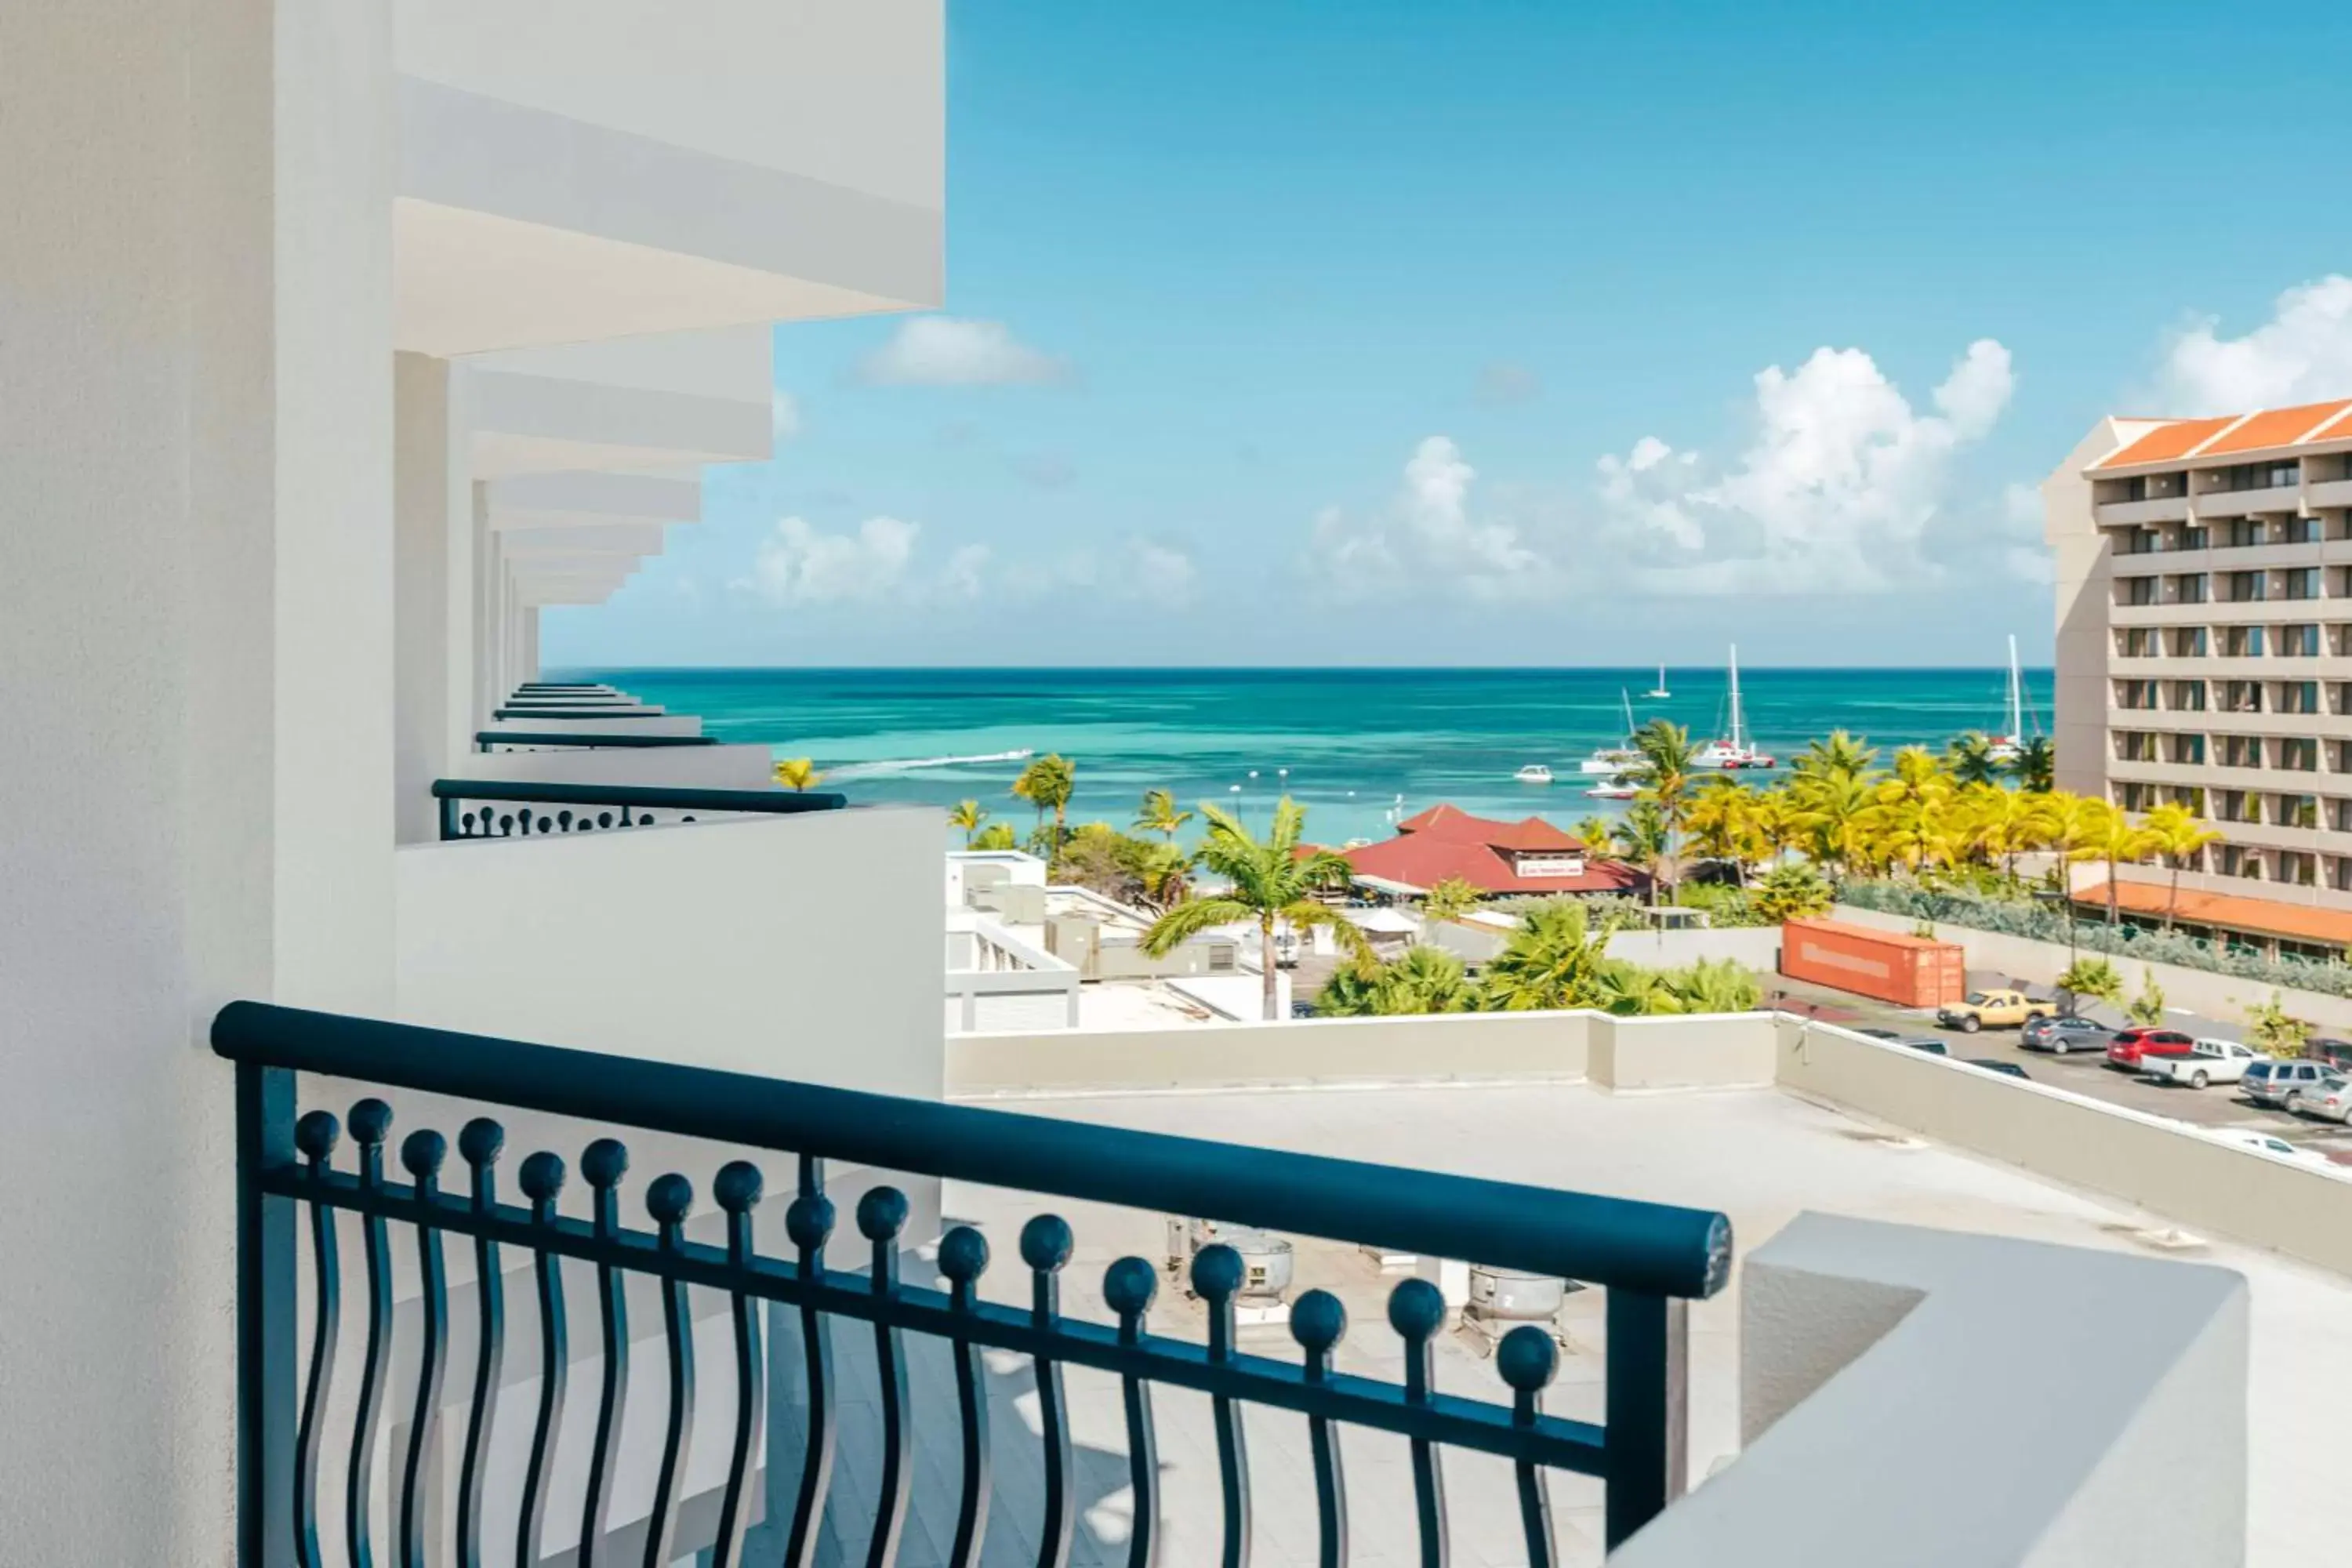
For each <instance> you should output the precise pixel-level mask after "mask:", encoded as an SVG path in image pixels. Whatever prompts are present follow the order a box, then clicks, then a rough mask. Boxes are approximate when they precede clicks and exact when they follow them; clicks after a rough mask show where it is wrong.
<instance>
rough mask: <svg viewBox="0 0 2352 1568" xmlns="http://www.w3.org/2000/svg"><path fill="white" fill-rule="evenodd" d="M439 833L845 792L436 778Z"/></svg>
mask: <svg viewBox="0 0 2352 1568" xmlns="http://www.w3.org/2000/svg"><path fill="white" fill-rule="evenodd" d="M433 798H434V799H436V800H437V801H439V802H440V803H441V837H443V838H444V839H464V838H512V837H531V836H534V835H539V834H562V833H594V832H599V831H602V830H604V829H606V828H614V827H652V826H656V825H658V824H661V823H664V822H674V821H675V822H695V821H700V820H704V819H709V818H716V817H727V816H794V815H796V814H798V813H801V812H804V811H839V810H840V809H842V808H843V807H844V806H845V805H848V804H849V800H848V797H847V796H845V795H835V794H833V793H831V792H830V791H818V790H782V789H774V790H768V789H670V788H665V787H661V786H657V785H646V784H543V783H541V782H539V781H537V780H531V779H435V780H434V781H433Z"/></svg>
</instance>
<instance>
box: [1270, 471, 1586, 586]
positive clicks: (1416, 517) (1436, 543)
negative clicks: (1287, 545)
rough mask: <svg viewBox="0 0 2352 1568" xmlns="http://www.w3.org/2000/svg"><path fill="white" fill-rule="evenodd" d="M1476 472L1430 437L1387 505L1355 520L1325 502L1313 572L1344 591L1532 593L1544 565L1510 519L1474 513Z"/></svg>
mask: <svg viewBox="0 0 2352 1568" xmlns="http://www.w3.org/2000/svg"><path fill="white" fill-rule="evenodd" d="M1477 477H1478V471H1477V470H1476V469H1475V468H1472V467H1471V466H1470V464H1469V462H1468V461H1467V460H1466V459H1465V458H1464V457H1463V456H1462V449H1461V447H1457V446H1455V445H1454V440H1453V438H1452V437H1447V436H1432V437H1428V438H1427V439H1425V440H1423V442H1422V443H1421V444H1420V445H1419V446H1418V447H1414V448H1413V452H1412V457H1411V458H1408V459H1407V460H1406V462H1405V466H1404V474H1403V483H1402V485H1401V486H1400V487H1399V489H1398V490H1397V494H1396V497H1395V499H1394V500H1392V501H1391V502H1390V504H1389V506H1388V507H1387V509H1386V510H1383V511H1381V513H1379V514H1378V515H1376V516H1373V517H1370V518H1364V519H1359V518H1355V517H1352V516H1350V515H1349V513H1348V512H1346V511H1345V510H1342V509H1340V508H1338V507H1328V508H1326V509H1325V510H1323V511H1322V512H1321V513H1320V514H1319V515H1318V517H1317V518H1316V520H1315V528H1314V537H1313V552H1312V556H1311V561H1312V564H1313V566H1314V569H1315V570H1316V571H1317V572H1318V574H1320V575H1321V577H1322V578H1323V580H1324V582H1325V583H1326V584H1327V585H1328V586H1329V587H1331V588H1333V589H1335V590H1337V591H1339V593H1341V594H1343V595H1370V594H1378V593H1381V592H1387V591H1393V590H1396V589H1399V588H1405V587H1423V588H1431V587H1444V588H1451V589H1453V590H1455V591H1457V592H1460V593H1462V594H1465V595H1468V596H1469V597H1472V598H1480V599H1492V598H1507V597H1513V596H1517V595H1524V594H1528V593H1532V592H1534V591H1536V590H1537V589H1538V587H1539V586H1540V585H1541V582H1542V579H1543V578H1544V576H1545V575H1546V574H1548V572H1549V563H1548V562H1547V561H1546V559H1545V558H1544V556H1543V554H1542V553H1541V552H1539V551H1538V550H1537V549H1536V548H1535V547H1534V546H1533V545H1531V544H1530V543H1529V542H1528V539H1527V538H1526V537H1525V536H1524V535H1523V533H1522V531H1521V530H1520V529H1519V527H1518V526H1517V524H1516V523H1515V522H1512V521H1508V520H1506V519H1502V518H1497V517H1491V516H1484V515H1481V514H1479V513H1478V512H1476V511H1475V510H1474V508H1473V507H1472V504H1471V489H1472V486H1473V484H1474V482H1475V480H1476V479H1477Z"/></svg>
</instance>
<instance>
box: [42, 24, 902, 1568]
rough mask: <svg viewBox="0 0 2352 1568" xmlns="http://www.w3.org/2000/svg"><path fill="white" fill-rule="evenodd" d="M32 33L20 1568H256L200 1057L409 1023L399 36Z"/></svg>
mask: <svg viewBox="0 0 2352 1568" xmlns="http://www.w3.org/2000/svg"><path fill="white" fill-rule="evenodd" d="M5 35H6V42H5V47H0V103H5V105H6V119H7V122H8V125H9V128H10V135H9V157H8V159H7V161H6V170H7V173H6V175H5V193H6V196H5V199H6V207H7V212H8V221H7V222H6V223H5V224H0V275H5V277H6V278H7V279H8V287H7V288H6V289H5V290H0V342H5V343H6V344H7V352H6V353H5V354H0V428H5V430H6V431H7V440H8V451H9V457H8V461H7V463H6V464H5V468H0V493H5V500H6V503H7V504H6V517H7V524H6V526H5V528H0V658H5V668H6V669H7V671H8V675H7V679H5V681H0V718H5V723H6V728H7V732H8V733H9V734H10V735H11V736H13V737H16V738H18V739H19V740H20V741H24V740H25V738H26V737H39V738H40V741H39V743H38V744H32V743H25V744H20V745H19V746H18V747H17V748H16V751H15V752H12V754H11V761H10V765H9V769H8V774H7V784H6V789H5V795H6V800H7V807H8V809H7V811H6V812H5V818H0V998H5V1002H4V1003H0V1016H5V1019H6V1023H5V1031H0V1037H5V1042H6V1047H5V1048H6V1053H7V1056H8V1059H9V1067H10V1080H9V1089H8V1093H7V1094H6V1095H5V1097H0V1180H5V1182H6V1183H7V1184H8V1185H9V1187H10V1189H11V1190H12V1191H14V1192H16V1193H17V1194H26V1197H25V1198H24V1200H23V1201H17V1202H12V1203H10V1204H8V1205H5V1208H4V1209H0V1249H5V1255H6V1256H7V1257H8V1258H9V1259H10V1260H11V1267H9V1268H6V1269H0V1322H5V1324H6V1325H7V1331H6V1334H5V1342H0V1386H5V1388H6V1390H7V1393H6V1406H7V1412H8V1419H7V1420H6V1421H5V1423H0V1476H5V1478H6V1481H5V1485H0V1558H5V1560H6V1561H7V1562H9V1563H137V1562H152V1561H155V1560H157V1558H158V1557H159V1554H160V1555H162V1556H166V1557H168V1558H169V1559H170V1560H172V1561H173V1562H175V1563H198V1564H206V1565H213V1564H224V1563H229V1562H230V1561H232V1560H233V1556H234V1546H233V1538H234V1530H233V1510H234V1509H235V1507H236V1488H235V1486H234V1485H233V1484H232V1471H231V1458H232V1456H233V1455H234V1454H235V1453H236V1419H235V1405H234V1397H233V1395H234V1390H235V1386H236V1384H235V1377H234V1359H235V1358H234V1348H235V1334H236V1313H235V1311H234V1310H233V1308H234V1303H235V1300H236V1287H235V1280H234V1275H233V1259H234V1258H235V1254H236V1247H235V1238H236V1232H235V1224H236V1220H235V1216H236V1204H235V1201H234V1194H233V1190H232V1183H231V1177H232V1172H233V1169H234V1160H233V1143H232V1131H233V1101H232V1098H231V1092H230V1075H229V1074H228V1073H227V1072H226V1070H225V1069H224V1068H223V1067H222V1065H221V1064H220V1063H219V1062H218V1061H216V1060H215V1059H213V1058H211V1057H209V1056H208V1055H207V1054H206V1053H205V1048H204V1029H205V1024H206V1023H207V1021H208V1020H209V1018H210V1016H211V1015H212V1013H213V1012H214V1010H215V1008H216V1007H217V1006H218V1005H220V1004H221V1003H223V1002H225V1001H226V1000H228V999H230V998H232V997H235V996H241V995H242V996H254V997H261V998H274V999H276V1000H278V1001H283V1002H292V1003H299V1004H303V1005H313V1006H338V1007H346V1008H353V1009H359V1010H367V1009H370V1008H378V1009H380V1008H383V1007H385V1006H388V1005H389V1004H390V1000H391V979H392V970H391V951H392V950H391V930H392V928H391V911H392V901H391V874H392V866H391V856H390V848H389V833H390V828H391V814H392V798H391V794H390V791H391V787H392V776H393V768H392V744H393V742H392V724H391V722H390V714H389V711H388V707H387V703H386V701H385V700H383V698H382V697H381V696H377V697H375V698H373V699H371V698H370V697H369V696H368V695H367V694H368V693H378V694H382V693H387V692H389V690H390V689H391V680H392V593H391V579H392V526H391V523H392V519H391V493H392V485H391V471H392V462H393V457H392V417H391V405H392V387H391V337H390V326H391V296H392V289H391V276H390V245H391V238H390V228H389V222H390V206H391V197H392V192H391V187H390V175H391V171H392V167H393V148H392V145H391V141H390V134H389V132H390V118H389V107H390V93H391V87H392V78H391V59H390V37H389V30H388V19H387V16H386V13H385V12H384V10H383V7H382V6H381V5H375V4H370V3H367V0H356V3H354V4H351V5H287V6H279V7H272V6H268V5H228V6H211V7H204V8H195V7H191V6H188V5H181V4H177V3H174V4H168V5H167V4H160V3H155V0H92V3H90V4H87V5H36V6H24V7H16V8H12V10H11V12H10V14H9V16H8V18H7V20H6V22H5ZM355 694H357V695H355ZM926 870H927V872H928V873H929V875H928V876H927V878H926V882H925V886H926V889H927V890H928V889H929V887H930V886H931V883H930V880H929V878H931V877H935V876H936V874H937V873H936V870H935V869H933V868H931V867H930V866H929V864H928V863H927V866H926ZM925 1000H926V1001H927V1002H929V1001H930V998H929V997H928V996H927V997H926V998H925ZM933 1005H934V1006H935V1005H936V1004H933ZM60 1184H65V1185H64V1186H63V1187H61V1186H60ZM67 1188H69V1193H68V1192H67V1190H66V1189H67ZM44 1193H47V1194H53V1195H52V1196H50V1197H47V1198H38V1197H34V1196H31V1195H30V1194H44Z"/></svg>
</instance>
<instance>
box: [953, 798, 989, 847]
mask: <svg viewBox="0 0 2352 1568" xmlns="http://www.w3.org/2000/svg"><path fill="white" fill-rule="evenodd" d="M987 820H988V812H987V810H986V808H985V807H983V806H982V805H981V804H980V802H978V801H976V800H960V801H958V802H956V803H955V806H954V808H953V809H952V810H950V812H949V813H948V826H950V827H960V828H961V829H963V847H965V848H967V849H970V848H971V847H972V840H973V839H974V838H977V837H979V836H980V825H981V824H982V823H983V822H986V821H987Z"/></svg>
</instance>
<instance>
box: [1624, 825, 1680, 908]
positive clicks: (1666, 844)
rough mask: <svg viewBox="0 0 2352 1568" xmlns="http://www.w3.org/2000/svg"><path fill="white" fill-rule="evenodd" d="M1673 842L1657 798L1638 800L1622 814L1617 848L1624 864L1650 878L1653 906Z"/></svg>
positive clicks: (1672, 834)
mask: <svg viewBox="0 0 2352 1568" xmlns="http://www.w3.org/2000/svg"><path fill="white" fill-rule="evenodd" d="M1674 841H1675V840H1674V833H1673V830H1672V829H1670V828H1669V827H1667V826H1666V814H1665V813H1664V811H1663V810H1661V809H1660V808H1659V805H1658V803H1657V802H1656V801H1654V800H1637V801H1635V802H1634V803H1633V810H1631V811H1629V812H1627V813H1626V814H1625V828H1624V832H1623V833H1622V835H1621V836H1620V837H1619V839H1618V849H1619V851H1620V853H1621V854H1622V856H1623V858H1624V859H1625V861H1626V863H1627V864H1629V865H1631V866H1633V867H1635V868H1638V869H1639V870H1641V871H1643V873H1645V874H1646V875H1647V876H1648V877H1649V879H1650V886H1649V889H1648V891H1649V897H1650V907H1651V908H1653V909H1655V908H1656V907H1657V903H1658V878H1659V874H1660V872H1661V871H1662V870H1663V869H1664V867H1665V863H1666V857H1667V855H1668V854H1670V853H1671V852H1672V846H1673V844H1674Z"/></svg>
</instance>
